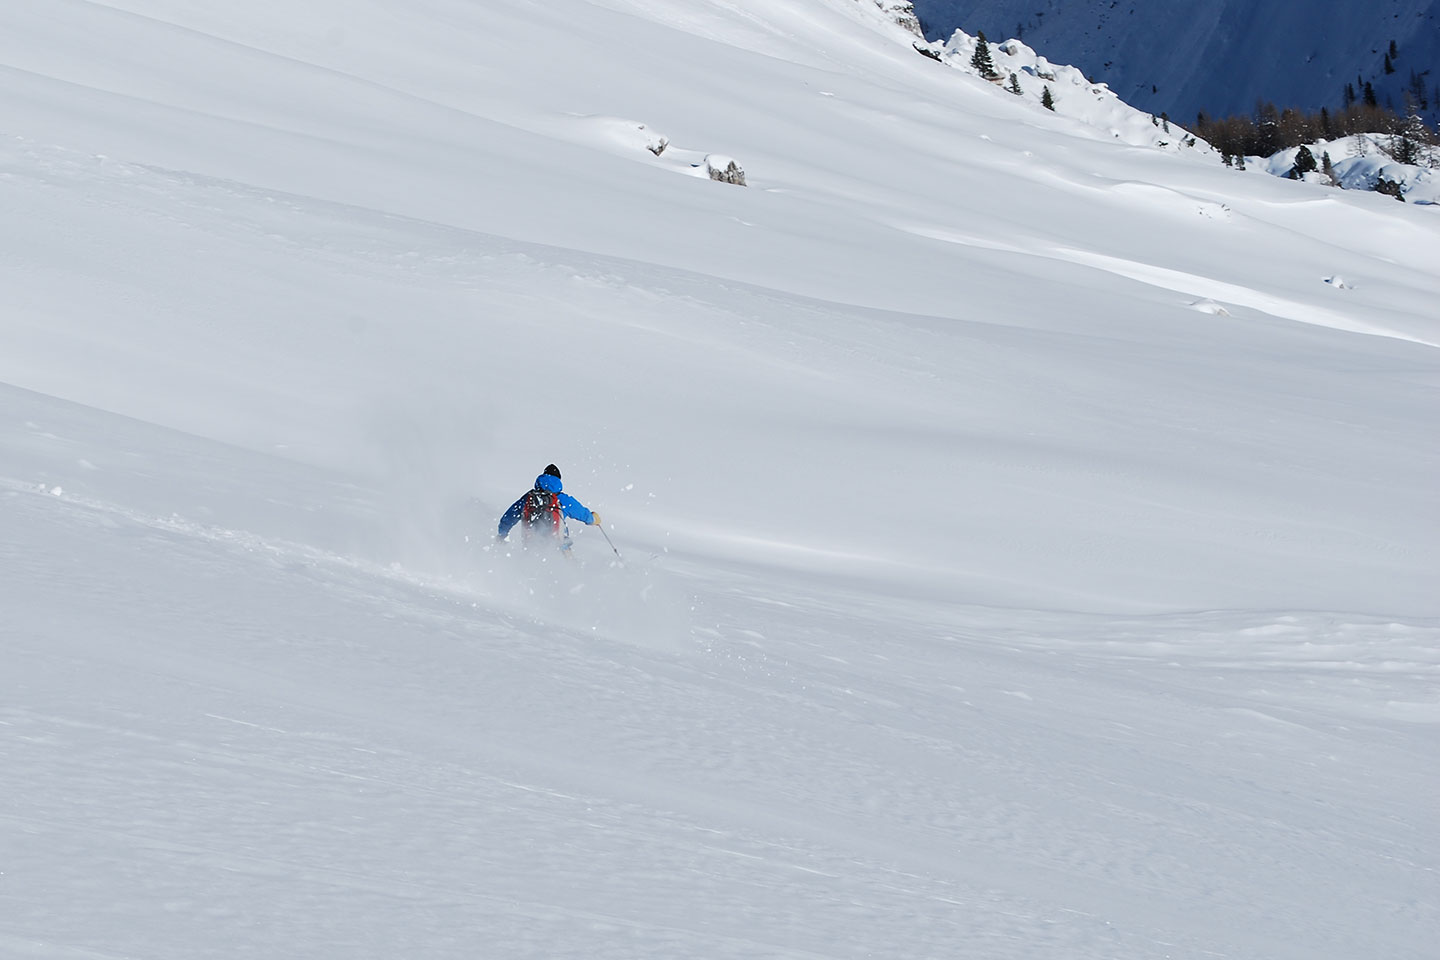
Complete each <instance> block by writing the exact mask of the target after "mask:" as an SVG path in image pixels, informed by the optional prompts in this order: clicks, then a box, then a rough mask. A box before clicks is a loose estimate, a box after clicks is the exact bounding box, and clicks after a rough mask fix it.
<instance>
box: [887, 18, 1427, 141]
mask: <svg viewBox="0 0 1440 960" xmlns="http://www.w3.org/2000/svg"><path fill="white" fill-rule="evenodd" d="M915 10H916V12H917V13H918V14H919V17H920V20H921V23H922V25H923V26H924V28H925V30H926V32H927V35H928V36H931V37H937V38H944V37H947V36H949V34H950V33H951V31H953V30H956V29H963V30H966V31H967V32H969V33H975V32H976V31H978V30H984V31H985V32H986V34H987V35H988V36H989V38H990V39H991V40H992V41H1000V40H1002V39H1005V38H1007V37H1013V36H1020V37H1021V38H1022V39H1024V40H1025V42H1026V43H1028V44H1030V45H1032V46H1034V47H1035V48H1036V49H1037V50H1040V51H1041V52H1043V53H1044V54H1045V55H1046V56H1048V57H1050V58H1051V59H1052V60H1056V61H1060V62H1065V63H1073V64H1076V65H1077V66H1079V67H1081V68H1082V69H1083V70H1085V72H1086V73H1087V74H1088V75H1089V76H1090V77H1091V78H1092V79H1094V80H1097V81H1103V82H1106V83H1108V84H1109V85H1110V87H1111V88H1112V89H1113V90H1114V91H1115V92H1116V93H1117V94H1119V95H1120V97H1121V99H1123V100H1125V101H1127V102H1129V103H1132V104H1134V105H1135V106H1137V107H1140V108H1141V109H1144V110H1149V111H1152V112H1155V113H1159V112H1161V111H1166V112H1168V113H1169V114H1170V116H1171V117H1172V118H1174V119H1176V120H1179V121H1180V122H1182V123H1190V122H1193V120H1194V118H1195V114H1196V112H1197V111H1199V110H1205V111H1208V112H1209V113H1211V114H1214V115H1224V114H1230V113H1248V112H1249V111H1250V110H1251V109H1253V108H1254V106H1255V103H1256V101H1257V100H1268V101H1272V102H1274V103H1276V104H1277V105H1279V106H1281V107H1296V108H1299V109H1309V110H1318V109H1319V108H1320V107H1322V106H1323V107H1331V108H1334V107H1336V106H1338V105H1339V104H1340V101H1341V96H1342V92H1343V90H1344V87H1345V84H1346V83H1347V82H1349V83H1353V82H1354V81H1355V80H1356V77H1357V76H1358V77H1360V78H1361V79H1362V81H1363V80H1368V81H1371V82H1372V83H1373V84H1374V87H1375V90H1376V92H1377V95H1379V97H1380V99H1381V102H1382V103H1384V102H1386V101H1387V100H1388V101H1389V102H1391V103H1393V105H1394V108H1395V109H1396V110H1403V109H1404V105H1405V101H1404V98H1403V93H1404V91H1405V89H1406V88H1407V86H1408V85H1409V83H1410V78H1411V75H1412V73H1413V74H1417V75H1421V85H1422V86H1423V88H1424V89H1425V90H1426V91H1427V99H1428V100H1429V102H1430V109H1429V112H1428V116H1429V118H1430V119H1431V121H1432V122H1433V121H1434V120H1435V119H1436V118H1437V117H1440V95H1435V93H1434V88H1435V87H1436V86H1437V84H1440V3H1437V2H1436V0H1377V2H1374V3H1363V4H1362V3H1327V4H1319V5H1317V4H1315V3H1311V2H1305V0H1197V2H1195V3H1183V4H1177V3H1140V2H1136V0H1120V2H1114V3H1075V2H1066V0H1040V2H1035V0H916V3H915ZM1391 41H1394V42H1395V45H1396V48H1397V52H1398V54H1399V55H1398V56H1397V57H1396V58H1395V59H1394V60H1393V62H1392V64H1391V66H1392V68H1393V70H1394V72H1393V73H1386V71H1385V69H1384V64H1385V58H1386V55H1387V53H1388V52H1389V48H1390V43H1391Z"/></svg>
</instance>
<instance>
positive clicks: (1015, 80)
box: [1005, 73, 1025, 97]
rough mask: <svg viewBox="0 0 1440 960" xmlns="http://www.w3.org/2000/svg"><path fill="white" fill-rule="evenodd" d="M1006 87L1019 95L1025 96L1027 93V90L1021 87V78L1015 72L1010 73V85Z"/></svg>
mask: <svg viewBox="0 0 1440 960" xmlns="http://www.w3.org/2000/svg"><path fill="white" fill-rule="evenodd" d="M1005 89H1006V90H1009V91H1010V92H1011V93H1013V94H1015V96H1017V97H1023V96H1024V95H1025V91H1024V90H1021V89H1020V78H1019V77H1017V76H1015V74H1013V73H1012V74H1010V86H1008V87H1006V88H1005Z"/></svg>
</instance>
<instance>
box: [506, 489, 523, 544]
mask: <svg viewBox="0 0 1440 960" xmlns="http://www.w3.org/2000/svg"><path fill="white" fill-rule="evenodd" d="M524 512H525V498H524V497H521V498H520V499H519V500H516V501H515V502H514V503H512V504H510V509H509V510H506V511H505V514H504V516H502V517H501V518H500V536H501V537H502V538H503V537H505V536H507V535H508V534H509V533H510V528H511V527H513V526H515V524H517V523H519V522H520V517H521V515H522V514H523V513H524Z"/></svg>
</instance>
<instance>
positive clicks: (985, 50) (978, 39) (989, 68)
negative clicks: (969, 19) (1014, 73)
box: [970, 30, 1000, 80]
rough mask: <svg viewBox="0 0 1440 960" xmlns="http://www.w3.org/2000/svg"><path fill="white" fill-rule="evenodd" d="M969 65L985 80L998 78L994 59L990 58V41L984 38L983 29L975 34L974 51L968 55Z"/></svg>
mask: <svg viewBox="0 0 1440 960" xmlns="http://www.w3.org/2000/svg"><path fill="white" fill-rule="evenodd" d="M970 66H972V67H974V68H975V72H976V73H978V74H980V76H982V77H984V78H985V79H986V80H998V79H1000V74H999V73H997V72H996V71H995V61H994V60H992V59H990V41H989V40H986V39H985V31H984V30H981V31H980V32H979V33H977V34H976V35H975V52H974V53H972V54H971V55H970Z"/></svg>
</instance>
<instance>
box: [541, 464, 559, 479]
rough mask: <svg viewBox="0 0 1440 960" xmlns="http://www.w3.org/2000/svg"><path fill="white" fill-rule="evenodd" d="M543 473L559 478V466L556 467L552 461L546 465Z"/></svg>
mask: <svg viewBox="0 0 1440 960" xmlns="http://www.w3.org/2000/svg"><path fill="white" fill-rule="evenodd" d="M545 474H546V475H547V476H551V477H554V478H555V479H556V480H559V479H561V477H560V468H559V467H557V466H555V464H553V463H552V464H550V465H549V466H548V467H546V468H545Z"/></svg>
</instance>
